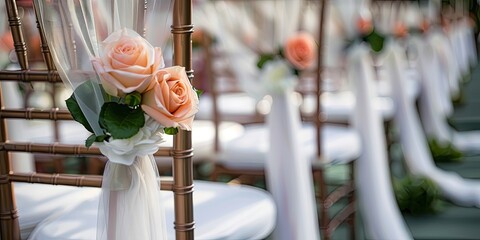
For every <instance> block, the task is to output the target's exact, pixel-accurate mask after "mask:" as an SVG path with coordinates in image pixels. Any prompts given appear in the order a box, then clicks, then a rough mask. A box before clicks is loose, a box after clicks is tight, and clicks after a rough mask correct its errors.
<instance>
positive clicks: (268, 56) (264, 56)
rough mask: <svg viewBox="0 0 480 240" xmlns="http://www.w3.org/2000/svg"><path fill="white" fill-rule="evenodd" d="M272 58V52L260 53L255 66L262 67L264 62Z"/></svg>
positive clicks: (273, 56)
mask: <svg viewBox="0 0 480 240" xmlns="http://www.w3.org/2000/svg"><path fill="white" fill-rule="evenodd" d="M274 58H275V55H274V54H262V55H260V59H258V62H257V67H258V68H263V65H265V63H267V62H268V61H271V60H273V59H274Z"/></svg>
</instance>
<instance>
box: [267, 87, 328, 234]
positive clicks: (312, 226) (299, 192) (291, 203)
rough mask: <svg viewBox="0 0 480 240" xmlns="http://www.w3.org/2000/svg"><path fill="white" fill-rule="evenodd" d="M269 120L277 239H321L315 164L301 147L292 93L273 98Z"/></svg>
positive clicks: (269, 175) (270, 174)
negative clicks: (276, 212) (313, 165)
mask: <svg viewBox="0 0 480 240" xmlns="http://www.w3.org/2000/svg"><path fill="white" fill-rule="evenodd" d="M272 97H273V103H272V109H271V112H270V114H269V115H268V117H267V124H268V128H269V137H270V140H269V141H270V149H269V151H268V154H267V156H268V157H267V166H266V177H267V183H268V189H269V191H270V192H271V193H272V195H273V198H274V199H275V203H276V204H277V208H278V214H277V226H276V228H275V231H274V232H273V236H274V237H275V239H285V240H288V239H312V240H314V239H320V233H319V231H318V221H317V214H316V213H317V208H316V204H315V197H314V196H315V195H314V192H313V189H314V188H313V181H312V179H313V176H312V165H311V163H310V161H308V160H307V157H308V156H307V155H306V152H305V151H304V149H305V148H304V147H303V146H304V145H302V144H301V139H300V138H301V135H300V134H298V133H297V131H299V130H300V129H301V121H300V114H299V110H298V107H296V106H295V105H294V104H293V103H294V101H293V99H292V98H291V97H292V95H291V94H290V92H289V91H286V92H283V93H280V94H276V95H273V96H272Z"/></svg>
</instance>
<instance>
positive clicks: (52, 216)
mask: <svg viewBox="0 0 480 240" xmlns="http://www.w3.org/2000/svg"><path fill="white" fill-rule="evenodd" d="M191 6H192V4H191V1H189V0H175V1H174V5H173V11H174V13H175V17H174V19H173V25H172V29H171V31H172V33H173V42H174V49H175V56H174V64H176V65H182V66H185V68H186V69H187V74H188V76H189V78H190V79H191V80H192V79H193V70H192V69H191V56H190V54H191V51H190V49H191V41H190V40H191V33H192V32H193V25H192V23H191ZM6 9H7V14H8V17H9V22H10V26H11V29H12V35H13V39H14V42H15V51H16V53H17V57H18V60H19V61H18V62H19V65H20V68H21V69H20V70H17V71H5V70H2V71H0V80H1V81H16V82H26V83H32V82H58V83H60V82H61V79H60V77H59V75H58V74H57V72H56V70H55V66H54V64H53V61H52V57H51V55H50V52H49V49H48V47H47V44H46V42H45V38H44V36H43V34H42V35H41V37H42V46H41V49H42V53H43V57H44V60H45V63H46V65H47V70H45V71H43V70H31V69H30V68H29V65H28V56H27V46H26V44H25V39H24V34H23V31H22V23H21V21H20V18H19V17H18V16H19V15H18V8H17V4H16V1H15V0H7V1H6ZM40 32H42V31H40ZM3 96H4V93H3V92H0V97H1V98H0V106H1V110H0V146H1V148H0V149H1V154H0V195H1V196H2V201H1V202H0V239H4V240H7V239H8V240H10V239H15V240H16V239H21V238H25V237H28V234H29V232H28V231H26V232H25V228H27V227H28V228H30V229H29V230H32V229H34V230H35V231H37V233H39V234H38V236H40V238H41V237H42V236H43V237H45V238H47V239H51V238H53V237H49V235H46V233H48V229H49V228H48V226H49V224H53V225H54V226H56V225H55V224H56V223H55V220H60V223H58V224H59V226H64V225H63V223H65V222H62V219H63V217H71V216H73V217H76V216H78V215H75V213H78V212H75V211H76V210H78V211H81V213H85V212H89V213H95V214H94V215H91V216H88V217H86V218H78V219H75V220H76V221H80V222H82V224H80V225H79V226H78V225H77V226H76V228H74V229H68V230H67V231H66V232H63V233H60V234H64V235H61V236H56V237H58V238H59V239H66V238H69V237H78V236H79V235H75V234H84V233H85V229H79V228H82V226H83V225H85V226H87V225H88V226H89V227H90V225H89V224H91V223H92V222H93V223H94V224H93V225H94V226H92V227H91V228H89V229H87V230H90V232H91V231H93V232H95V227H96V224H95V222H96V216H95V215H96V211H97V208H98V205H95V204H93V205H92V203H95V201H98V196H99V189H95V188H89V187H100V186H101V184H102V176H94V175H68V174H44V173H17V172H13V171H12V169H11V163H12V161H15V159H12V158H11V157H10V153H11V152H31V153H42V154H51V155H72V156H97V155H100V151H99V150H98V148H95V147H91V148H86V147H84V146H83V145H82V144H67V143H59V142H54V143H36V142H32V141H27V142H15V141H10V139H9V135H8V132H7V124H8V122H7V119H13V120H14V119H42V120H51V121H63V120H66V121H67V120H72V117H71V115H70V113H69V112H67V111H64V110H59V109H57V108H52V109H49V110H36V109H8V108H5V107H4V106H5V102H6V101H8V100H9V99H5V98H4V97H3ZM191 134H192V133H191V132H188V131H180V132H179V133H178V134H177V135H176V136H175V137H174V139H173V146H172V147H162V148H160V149H159V151H158V152H157V153H156V154H155V155H156V156H163V157H170V158H171V159H172V172H173V176H172V177H171V178H170V179H169V180H163V181H162V184H161V188H162V190H168V191H172V192H173V195H169V196H171V197H169V198H166V201H167V203H168V204H166V205H167V208H168V206H170V207H169V208H168V209H167V210H166V211H167V215H168V212H169V209H170V214H171V216H170V217H168V216H167V219H170V220H171V222H170V223H169V224H170V225H173V226H171V229H170V230H171V231H172V232H171V234H169V235H173V236H175V238H176V239H194V237H195V236H199V237H200V238H202V237H203V238H209V239H216V238H225V237H227V236H232V235H233V236H235V234H247V235H243V236H246V238H250V239H258V238H265V237H266V236H268V234H269V233H270V232H271V230H272V229H273V226H274V217H275V208H274V204H273V201H272V200H271V198H270V197H269V195H268V194H267V193H265V192H263V191H261V190H258V189H253V188H251V187H242V186H229V185H225V184H218V183H208V182H197V183H196V184H197V185H196V186H198V191H196V194H198V195H197V196H199V197H200V198H197V199H194V197H193V194H194V181H193V168H192V155H193V149H192V142H191ZM22 183H35V184H22ZM46 184H53V185H67V186H65V187H63V186H47V185H46ZM69 186H76V187H83V188H74V187H69ZM202 192H203V193H202ZM50 193H54V194H52V195H49V194H50ZM66 195H71V197H70V198H65V196H66ZM240 195H241V196H242V198H239V197H238V196H240ZM52 202H54V205H53V206H52V204H49V208H48V209H47V208H41V209H38V208H37V209H36V210H38V211H35V212H33V211H31V208H32V207H36V206H43V205H45V204H46V203H52ZM68 206H75V207H73V208H72V207H68ZM29 208H30V209H29ZM247 208H248V209H249V210H247ZM259 209H261V210H262V211H261V212H262V214H258V212H259ZM86 210H91V211H86ZM34 213H35V214H36V216H35V218H36V219H35V221H34V222H29V223H28V224H29V225H28V226H25V223H24V226H22V224H21V222H22V216H26V215H29V214H30V215H32V214H34ZM194 213H195V215H196V217H197V219H200V222H199V224H198V225H197V228H196V223H195V221H194ZM254 213H255V214H254ZM245 214H246V215H247V216H246V215H245ZM19 215H20V216H19ZM227 215H228V216H229V217H227ZM259 215H261V216H262V217H260V218H258V217H257V216H259ZM235 216H237V217H236V218H235ZM245 217H248V219H249V220H251V221H247V220H245ZM264 217H265V218H264ZM47 219H48V221H46V222H42V224H39V222H41V221H44V220H47ZM242 219H243V220H242ZM229 221H235V222H236V224H228V222H229ZM24 222H25V221H24ZM172 223H173V224H172ZM245 224H247V225H248V226H246V225H245ZM40 225H41V226H40ZM212 225H213V226H216V227H212ZM233 225H235V227H232V226H233ZM85 226H83V227H85ZM87 228H88V227H87ZM245 228H246V229H247V230H245ZM45 229H47V230H45ZM54 229H56V230H62V227H58V226H57V227H54ZM173 229H174V232H173ZM194 229H197V230H195V231H194ZM43 230H45V231H46V232H45V231H43ZM21 232H22V234H21ZM87 232H88V231H87ZM42 234H43V235H42ZM93 236H94V235H93ZM80 238H87V239H89V238H92V235H88V236H87V237H85V236H83V237H80ZM93 238H94V237H93Z"/></svg>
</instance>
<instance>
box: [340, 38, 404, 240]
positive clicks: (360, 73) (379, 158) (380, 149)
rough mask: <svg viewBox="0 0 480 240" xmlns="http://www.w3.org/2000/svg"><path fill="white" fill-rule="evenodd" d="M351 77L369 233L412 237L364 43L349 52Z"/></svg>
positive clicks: (358, 170) (372, 236) (358, 171)
mask: <svg viewBox="0 0 480 240" xmlns="http://www.w3.org/2000/svg"><path fill="white" fill-rule="evenodd" d="M349 76H350V78H351V81H352V82H354V84H355V94H356V96H357V107H356V108H355V115H354V121H353V122H354V125H355V127H356V128H357V129H358V131H359V133H360V137H361V140H362V142H363V145H362V149H363V153H362V155H361V156H360V159H358V160H357V163H356V172H355V174H356V176H357V178H356V179H357V183H356V185H357V188H358V196H359V204H360V211H361V215H362V216H363V221H364V223H365V231H366V234H367V236H368V238H370V239H412V237H411V236H410V233H409V230H408V228H407V226H406V224H405V222H404V221H403V218H402V215H401V214H400V211H399V209H398V207H397V205H396V201H395V197H394V194H393V190H392V185H391V181H390V173H389V169H388V160H387V159H388V158H387V152H386V143H385V135H384V129H383V121H382V119H381V117H380V114H379V113H378V112H377V111H376V109H375V106H374V101H371V99H372V98H373V97H374V96H375V84H374V73H373V65H372V60H371V59H370V55H369V51H368V49H367V47H366V46H365V45H358V46H355V47H354V49H352V52H351V53H350V54H349Z"/></svg>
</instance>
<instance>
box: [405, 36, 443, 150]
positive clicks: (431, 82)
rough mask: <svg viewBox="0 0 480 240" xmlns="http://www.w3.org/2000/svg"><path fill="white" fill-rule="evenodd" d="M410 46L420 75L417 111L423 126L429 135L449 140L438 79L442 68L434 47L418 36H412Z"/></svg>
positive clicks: (441, 139)
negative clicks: (414, 52) (415, 56)
mask: <svg viewBox="0 0 480 240" xmlns="http://www.w3.org/2000/svg"><path fill="white" fill-rule="evenodd" d="M411 41H412V46H413V47H414V50H415V51H416V53H417V54H418V58H417V61H418V64H417V65H418V68H419V73H420V76H421V86H422V87H421V89H422V90H421V94H420V98H419V111H420V117H421V118H422V123H423V128H424V129H425V133H426V134H427V136H429V137H434V138H436V139H437V140H439V141H442V142H450V139H451V136H450V128H449V126H448V125H447V121H446V120H447V115H446V113H445V110H444V108H443V106H442V102H443V101H444V100H443V98H444V97H445V96H444V95H442V93H443V92H442V90H441V88H438V86H439V85H440V83H439V81H440V80H441V79H442V73H443V71H442V69H441V67H440V64H439V59H438V56H437V54H436V52H435V51H434V49H433V48H432V47H431V45H429V44H428V43H427V42H426V41H424V40H423V39H421V38H420V37H413V38H412V40H411Z"/></svg>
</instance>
